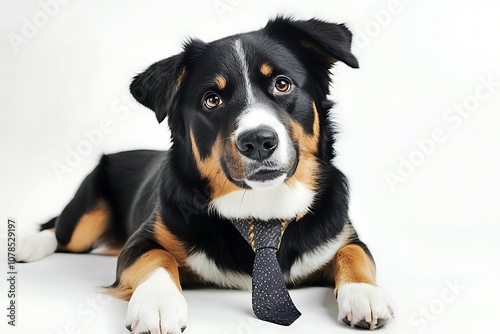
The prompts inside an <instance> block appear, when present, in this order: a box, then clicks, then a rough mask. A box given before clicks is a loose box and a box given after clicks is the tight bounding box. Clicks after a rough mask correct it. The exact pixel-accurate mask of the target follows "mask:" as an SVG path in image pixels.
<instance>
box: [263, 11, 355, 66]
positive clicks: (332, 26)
mask: <svg viewBox="0 0 500 334" xmlns="http://www.w3.org/2000/svg"><path fill="white" fill-rule="evenodd" d="M264 31H266V32H267V33H268V34H269V36H270V37H272V38H277V39H279V40H280V41H283V42H285V43H286V44H288V45H289V46H294V47H295V48H296V49H299V50H300V49H302V51H305V52H309V53H313V54H314V56H316V57H317V60H319V61H321V62H322V63H323V65H326V66H327V67H328V68H330V66H331V65H333V64H334V63H335V62H336V61H341V62H343V63H345V64H347V65H349V66H350V67H353V68H358V67H359V64H358V60H357V59H356V57H355V56H354V55H353V54H352V53H351V39H352V33H351V32H350V31H349V29H347V27H346V26H345V25H343V24H336V23H329V22H325V21H321V20H317V19H311V20H308V21H294V20H292V19H290V18H285V17H277V18H276V19H275V20H272V21H269V23H268V24H267V25H266V27H265V28H264Z"/></svg>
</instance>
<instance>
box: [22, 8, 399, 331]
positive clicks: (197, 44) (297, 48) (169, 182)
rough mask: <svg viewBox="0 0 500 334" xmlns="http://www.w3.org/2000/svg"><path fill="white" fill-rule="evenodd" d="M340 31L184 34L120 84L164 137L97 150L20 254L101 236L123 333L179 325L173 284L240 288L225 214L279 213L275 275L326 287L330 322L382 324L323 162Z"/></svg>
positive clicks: (344, 199)
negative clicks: (282, 223)
mask: <svg viewBox="0 0 500 334" xmlns="http://www.w3.org/2000/svg"><path fill="white" fill-rule="evenodd" d="M351 39H352V34H351V32H350V31H349V30H348V28H347V27H346V26H345V25H343V24H335V23H329V22H326V21H322V20H318V19H311V20H295V19H292V18H288V17H277V18H275V19H272V20H270V21H269V22H268V23H267V25H266V26H265V27H264V28H263V29H261V30H257V31H254V32H249V33H244V34H239V35H234V36H230V37H226V38H223V39H220V40H216V41H213V42H210V43H205V42H203V41H200V40H197V39H191V40H188V41H187V42H186V43H185V44H184V48H183V51H182V52H181V53H180V54H177V55H174V56H171V57H170V58H167V59H164V60H161V61H158V62H157V63H155V64H153V65H151V66H150V67H149V68H147V69H146V70H145V71H144V72H143V73H141V74H138V75H137V76H136V77H135V78H134V79H133V81H132V83H131V85H130V91H131V94H132V95H133V96H134V98H135V99H136V100H137V101H138V102H140V103H141V104H143V105H144V106H146V107H147V108H149V109H151V110H152V111H154V113H155V115H156V118H157V120H158V121H159V122H162V121H163V120H164V119H168V125H169V127H170V129H171V134H172V146H171V148H170V149H169V150H168V151H152V150H137V151H129V152H120V153H116V154H110V155H104V156H103V157H102V159H101V160H100V162H99V164H98V166H97V167H96V168H95V170H94V171H92V172H91V173H90V174H89V175H88V176H87V177H86V179H85V180H84V181H83V183H82V184H81V186H80V188H79V189H78V191H77V192H76V195H75V196H74V198H73V199H72V200H71V201H70V202H69V204H68V205H67V206H66V207H65V209H64V210H63V211H62V213H61V214H60V215H59V216H58V217H57V218H54V219H52V220H51V221H49V222H47V223H45V224H43V225H42V226H41V232H39V233H38V234H35V235H34V236H32V237H30V238H29V239H28V240H26V242H25V243H24V245H23V246H22V248H21V249H20V251H19V252H18V254H17V260H18V261H25V262H29V261H34V260H38V259H40V258H42V257H44V256H47V255H49V254H51V253H53V252H55V251H60V252H71V253H86V252H90V251H92V250H94V249H96V248H97V247H98V248H99V249H102V248H103V247H102V246H105V250H104V251H103V252H102V253H105V254H116V255H118V254H119V256H118V265H117V275H116V282H115V283H114V284H113V285H112V286H110V287H109V292H110V293H111V294H112V295H114V296H117V297H119V298H122V299H125V300H129V304H128V311H127V315H126V327H127V328H128V329H129V331H132V332H134V333H148V332H151V333H160V332H161V333H180V332H182V331H183V330H184V329H185V328H186V325H187V324H186V320H187V306H186V301H185V299H184V297H183V294H182V288H183V287H189V286H195V285H211V286H218V287H223V288H236V289H251V286H252V285H251V284H252V283H251V280H252V277H251V275H252V263H253V260H254V256H255V254H254V252H253V250H252V248H251V247H250V245H249V244H248V243H247V242H246V241H245V240H244V238H242V236H241V235H240V234H239V233H238V231H237V230H236V229H235V228H234V226H232V224H231V223H230V221H231V220H233V219H258V220H261V221H264V222H265V221H269V220H271V219H282V220H288V221H290V223H289V225H288V227H287V229H286V231H285V232H284V234H283V235H282V239H281V244H280V247H279V250H278V252H277V258H278V262H279V265H280V267H281V270H282V273H283V277H284V280H285V282H286V284H287V285H288V286H294V287H296V286H304V285H322V286H331V287H332V288H333V294H332V297H335V298H336V299H337V301H338V307H339V315H338V319H339V320H340V321H344V322H345V323H347V324H350V325H352V326H359V327H363V328H369V329H376V328H379V327H380V326H382V325H384V324H385V323H386V322H387V321H388V320H390V319H391V318H392V316H393V311H392V307H391V306H390V303H389V302H388V299H387V297H386V296H385V294H384V292H383V290H382V289H381V288H379V287H378V286H377V285H376V282H375V263H374V260H373V257H372V255H371V254H370V251H369V250H368V248H367V246H366V245H365V244H364V243H363V242H362V241H361V240H360V239H359V238H358V235H357V233H356V231H355V229H354V227H353V225H352V223H351V221H350V220H349V217H348V183H347V180H346V177H345V176H344V175H343V174H342V172H341V171H339V170H338V169H337V168H336V167H335V166H334V164H333V162H332V161H333V159H334V157H335V151H334V147H333V145H334V135H335V128H334V124H332V121H331V117H330V113H332V107H333V102H331V101H330V100H329V99H328V97H327V95H328V94H329V86H330V80H331V78H330V69H331V67H332V66H333V65H334V64H335V63H336V62H343V63H345V64H346V65H348V66H350V67H352V68H358V61H357V59H356V57H355V56H354V55H353V54H352V53H351V50H350V49H351Z"/></svg>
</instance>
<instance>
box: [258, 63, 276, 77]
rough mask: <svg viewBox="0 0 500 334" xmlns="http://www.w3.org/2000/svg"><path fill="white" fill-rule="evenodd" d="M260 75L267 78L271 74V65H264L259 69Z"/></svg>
mask: <svg viewBox="0 0 500 334" xmlns="http://www.w3.org/2000/svg"><path fill="white" fill-rule="evenodd" d="M260 73H262V75H263V76H265V77H269V76H271V74H272V73H273V68H272V66H271V65H269V64H267V63H264V64H262V66H261V67H260Z"/></svg>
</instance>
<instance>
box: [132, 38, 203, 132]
mask: <svg viewBox="0 0 500 334" xmlns="http://www.w3.org/2000/svg"><path fill="white" fill-rule="evenodd" d="M204 46H205V43H203V42H202V41H199V40H189V41H187V42H186V43H185V44H184V51H183V52H182V53H180V54H178V55H175V56H172V57H170V58H167V59H163V60H160V61H159V62H156V63H154V64H153V65H151V66H149V68H148V69H147V70H145V71H144V72H143V73H141V74H138V75H136V76H135V78H134V80H133V81H132V83H131V84H130V93H131V94H132V96H134V98H135V99H136V100H137V101H138V102H140V103H141V104H143V105H144V106H146V107H148V108H149V109H151V110H153V111H154V112H155V114H156V119H157V120H158V122H161V121H163V120H164V119H165V117H167V116H168V124H169V127H170V129H171V130H172V133H174V134H177V135H179V136H181V137H182V135H183V133H182V121H181V118H180V115H179V113H178V112H176V110H175V109H176V106H175V100H176V96H177V93H179V90H180V89H181V86H182V83H183V81H184V78H185V76H186V75H187V71H188V69H187V68H188V67H189V65H190V64H191V63H193V62H195V61H196V58H197V56H198V55H199V54H201V52H202V50H203V48H204Z"/></svg>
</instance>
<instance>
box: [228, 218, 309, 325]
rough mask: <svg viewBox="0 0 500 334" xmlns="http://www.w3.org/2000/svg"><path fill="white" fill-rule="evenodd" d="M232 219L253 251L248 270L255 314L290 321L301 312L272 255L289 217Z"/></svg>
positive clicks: (274, 320)
mask: <svg viewBox="0 0 500 334" xmlns="http://www.w3.org/2000/svg"><path fill="white" fill-rule="evenodd" d="M232 223H233V225H234V226H235V227H236V229H237V230H238V231H239V232H240V233H241V235H242V236H243V237H244V238H245V240H246V241H247V242H248V243H249V244H250V246H252V249H253V250H254V252H255V260H254V263H253V272H252V308H253V311H254V313H255V315H256V316H257V318H259V319H261V320H265V321H269V322H273V323H276V324H280V325H285V326H289V325H291V324H292V323H293V322H294V321H295V320H297V318H298V317H300V315H301V313H300V312H299V310H297V308H296V307H295V305H294V304H293V301H292V299H291V298H290V294H289V293H288V290H287V288H286V285H285V281H284V279H283V273H282V272H281V268H280V266H279V263H278V259H277V257H276V252H277V251H278V248H279V245H280V242H281V237H282V236H283V233H284V232H285V229H286V227H287V225H288V223H289V221H279V220H272V221H258V220H252V219H249V220H246V219H239V220H234V221H232Z"/></svg>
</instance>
